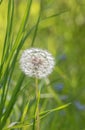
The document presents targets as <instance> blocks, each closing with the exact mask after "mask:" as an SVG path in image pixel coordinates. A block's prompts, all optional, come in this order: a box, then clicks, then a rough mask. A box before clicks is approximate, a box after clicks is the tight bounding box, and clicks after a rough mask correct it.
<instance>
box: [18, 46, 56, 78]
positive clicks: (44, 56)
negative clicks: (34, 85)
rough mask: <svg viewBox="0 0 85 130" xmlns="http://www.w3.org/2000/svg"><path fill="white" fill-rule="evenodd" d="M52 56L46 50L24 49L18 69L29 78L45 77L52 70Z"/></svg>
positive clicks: (53, 63)
mask: <svg viewBox="0 0 85 130" xmlns="http://www.w3.org/2000/svg"><path fill="white" fill-rule="evenodd" d="M54 65H55V62H54V58H53V56H52V55H51V54H50V53H49V52H48V51H46V50H42V49H38V48H30V49H26V50H25V51H24V52H23V53H22V55H21V58H20V67H21V69H22V71H23V72H24V73H25V74H26V75H28V76H29V77H36V78H39V79H41V78H44V77H47V76H48V75H49V74H50V73H51V72H52V71H53V68H54Z"/></svg>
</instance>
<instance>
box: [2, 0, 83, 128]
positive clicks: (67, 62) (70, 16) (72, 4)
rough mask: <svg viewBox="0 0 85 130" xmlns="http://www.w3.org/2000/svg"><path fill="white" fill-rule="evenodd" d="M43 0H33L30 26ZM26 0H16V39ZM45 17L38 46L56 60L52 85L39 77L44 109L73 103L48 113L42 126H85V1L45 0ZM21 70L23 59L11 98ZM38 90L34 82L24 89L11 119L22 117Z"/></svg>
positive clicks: (4, 12) (28, 45)
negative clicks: (24, 109) (26, 106)
mask: <svg viewBox="0 0 85 130" xmlns="http://www.w3.org/2000/svg"><path fill="white" fill-rule="evenodd" d="M39 2H40V1H39V0H33V3H32V7H31V13H30V19H29V23H28V26H27V28H26V29H27V30H29V29H30V28H31V27H32V26H33V25H35V23H36V20H37V18H38V15H39V8H40V7H39V6H40V4H39ZM26 3H27V2H26V0H15V12H14V23H13V39H14V38H15V37H16V35H17V31H18V28H19V25H20V23H21V20H22V17H23V15H24V11H25V7H26ZM7 4H8V2H7V0H3V2H2V4H1V5H0V61H1V55H2V48H3V43H4V37H5V31H6V24H7V20H6V18H7ZM56 14H57V15H56ZM55 15H56V16H55ZM50 16H52V17H50ZM41 18H42V21H41V22H40V24H39V28H38V32H37V36H36V39H35V43H34V47H38V48H43V49H47V50H49V52H51V53H52V54H53V56H54V57H55V60H56V66H55V69H54V71H53V73H52V74H51V75H50V76H49V78H48V79H47V80H46V81H47V83H48V85H46V82H45V81H44V80H42V81H39V85H42V86H43V87H42V94H41V100H40V107H41V110H43V109H45V110H47V109H52V108H55V107H57V106H59V105H62V104H64V103H69V102H70V103H71V105H70V106H69V107H67V108H66V109H63V110H60V111H57V112H53V113H51V114H50V115H48V116H47V117H45V118H44V119H43V120H42V121H41V130H85V1H84V0H42V12H41ZM32 35H33V34H32V33H31V35H30V37H29V38H28V39H27V40H26V42H25V44H24V46H23V48H22V50H23V49H26V48H29V47H30V44H31V39H32ZM22 50H21V52H22ZM19 57H20V55H19ZM19 57H18V59H19ZM20 72H21V70H20V68H19V61H17V64H16V68H15V72H14V76H13V78H12V81H11V86H10V92H9V96H8V97H7V100H8V101H9V99H10V94H11V92H12V90H13V87H14V85H15V84H16V82H17V76H18V74H19V73H20ZM32 80H33V79H32ZM27 82H30V81H29V79H28V78H26V80H25V83H27ZM50 82H51V84H50V85H49V83H50ZM34 94H35V90H34V84H33V83H32V82H30V83H29V86H26V87H25V89H23V91H21V92H20V97H18V100H17V103H16V105H15V107H14V110H13V113H14V116H13V115H12V116H11V118H10V120H11V121H18V120H19V119H20V116H21V114H22V111H23V108H24V106H25V104H26V103H27V99H28V100H29V99H30V100H33V95H34ZM33 109H34V105H33V103H32V104H31V105H30V108H29V111H28V114H27V117H26V118H28V117H29V116H31V115H32V114H33ZM27 129H28V128H27ZM23 130H24V128H23ZM29 130H30V128H29Z"/></svg>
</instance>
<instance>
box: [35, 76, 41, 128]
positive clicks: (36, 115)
mask: <svg viewBox="0 0 85 130" xmlns="http://www.w3.org/2000/svg"><path fill="white" fill-rule="evenodd" d="M35 82H36V85H35V86H36V102H37V105H36V112H35V118H36V120H37V121H36V129H37V130H40V117H39V101H40V90H39V88H38V79H37V78H36V81H35Z"/></svg>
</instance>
